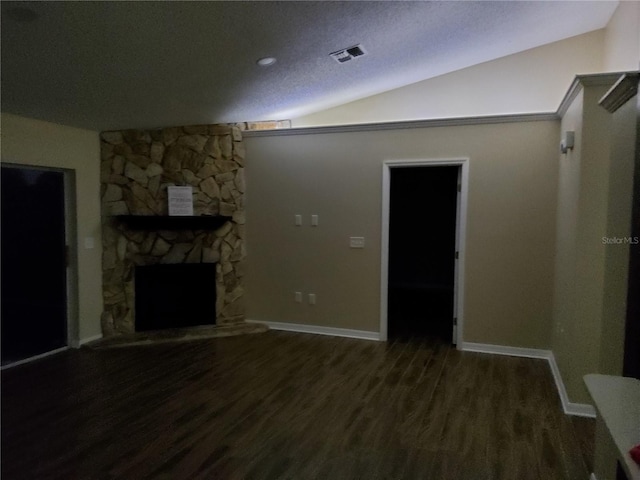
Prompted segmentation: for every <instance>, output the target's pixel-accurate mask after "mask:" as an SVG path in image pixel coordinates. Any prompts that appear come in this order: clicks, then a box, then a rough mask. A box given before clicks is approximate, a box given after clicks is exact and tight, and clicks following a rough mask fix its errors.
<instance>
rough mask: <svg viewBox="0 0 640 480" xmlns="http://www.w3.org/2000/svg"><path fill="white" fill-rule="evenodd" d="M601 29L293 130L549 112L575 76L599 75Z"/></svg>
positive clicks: (308, 120)
mask: <svg viewBox="0 0 640 480" xmlns="http://www.w3.org/2000/svg"><path fill="white" fill-rule="evenodd" d="M603 40H604V30H598V31H595V32H591V33H587V34H584V35H579V36H576V37H572V38H569V39H567V40H562V41H559V42H554V43H551V44H549V45H544V46H542V47H538V48H534V49H531V50H527V51H524V52H521V53H517V54H514V55H509V56H507V57H503V58H500V59H497V60H493V61H490V62H486V63H482V64H480V65H476V66H473V67H469V68H465V69H462V70H458V71H456V72H453V73H450V74H447V75H441V76H439V77H435V78H431V79H429V80H424V81H422V82H418V83H415V84H413V85H409V86H406V87H403V88H398V89H395V90H392V91H389V92H386V93H382V94H379V95H374V96H371V97H367V98H364V99H362V100H358V101H355V102H351V103H348V104H346V105H342V106H339V107H335V108H332V109H329V110H325V111H322V112H318V113H315V114H311V115H307V116H304V117H300V118H294V119H292V124H293V126H294V127H303V126H316V125H340V124H352V123H370V122H390V121H398V120H414V119H425V118H451V117H468V116H481V115H496V114H507V113H523V112H525V113H531V112H555V111H556V109H557V108H558V105H559V104H560V101H561V100H562V97H563V96H564V94H565V92H566V90H567V88H568V87H569V85H570V84H571V81H572V80H573V78H574V76H575V75H576V74H585V73H596V72H600V71H602V61H603V57H602V55H603Z"/></svg>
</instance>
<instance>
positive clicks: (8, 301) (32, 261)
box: [1, 166, 67, 365]
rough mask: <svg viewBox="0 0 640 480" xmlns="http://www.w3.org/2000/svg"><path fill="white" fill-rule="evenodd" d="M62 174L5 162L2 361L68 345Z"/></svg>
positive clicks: (3, 172)
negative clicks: (15, 165) (14, 165)
mask: <svg viewBox="0 0 640 480" xmlns="http://www.w3.org/2000/svg"><path fill="white" fill-rule="evenodd" d="M65 243H66V242H65V191H64V173H63V172H60V171H53V170H41V169H35V168H29V167H24V168H22V167H13V166H2V299H1V302H2V312H1V313H2V364H3V365H6V364H10V363H14V362H16V361H20V360H24V359H26V358H30V357H33V356H36V355H40V354H43V353H47V352H50V351H53V350H56V349H58V348H61V347H64V346H66V345H67V288H66V283H67V279H66V251H65V249H66V247H65Z"/></svg>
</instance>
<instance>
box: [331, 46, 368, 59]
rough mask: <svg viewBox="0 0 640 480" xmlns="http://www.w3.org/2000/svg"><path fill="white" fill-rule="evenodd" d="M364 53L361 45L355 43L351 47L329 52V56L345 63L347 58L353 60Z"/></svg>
mask: <svg viewBox="0 0 640 480" xmlns="http://www.w3.org/2000/svg"><path fill="white" fill-rule="evenodd" d="M366 53H367V52H365V51H364V48H362V45H355V46H353V47H349V48H343V49H342V50H338V51H337V52H333V53H330V54H329V56H330V57H332V58H333V59H334V60H335V61H336V62H338V63H345V62H348V61H349V60H353V59H354V58H358V57H362V56H363V55H365V54H366Z"/></svg>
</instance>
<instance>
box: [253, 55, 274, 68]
mask: <svg viewBox="0 0 640 480" xmlns="http://www.w3.org/2000/svg"><path fill="white" fill-rule="evenodd" d="M256 63H257V64H258V65H260V66H261V67H269V66H271V65H273V64H274V63H276V59H275V57H264V58H259V59H258V61H257V62H256Z"/></svg>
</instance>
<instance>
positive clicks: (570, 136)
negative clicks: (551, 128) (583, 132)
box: [560, 130, 576, 154]
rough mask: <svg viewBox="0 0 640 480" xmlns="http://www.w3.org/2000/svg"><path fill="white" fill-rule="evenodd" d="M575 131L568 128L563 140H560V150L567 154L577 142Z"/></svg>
mask: <svg viewBox="0 0 640 480" xmlns="http://www.w3.org/2000/svg"><path fill="white" fill-rule="evenodd" d="M575 136H576V135H575V132H572V131H570V130H567V131H566V132H564V136H563V137H562V140H560V152H561V153H563V154H566V153H567V152H568V151H569V150H573V146H574V143H575Z"/></svg>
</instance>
